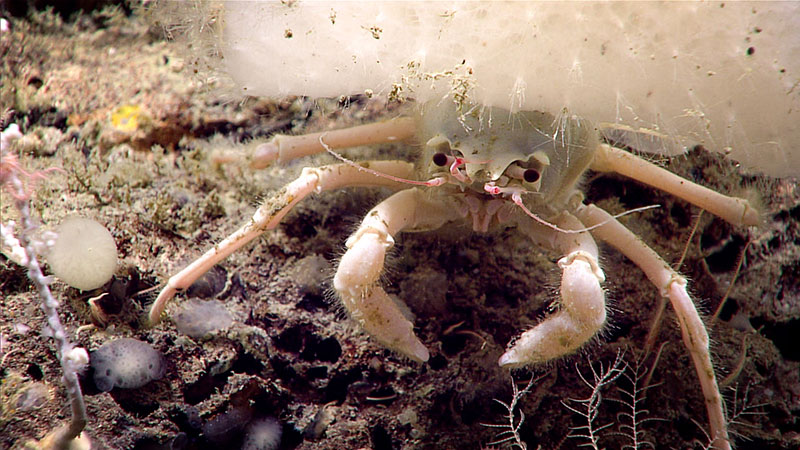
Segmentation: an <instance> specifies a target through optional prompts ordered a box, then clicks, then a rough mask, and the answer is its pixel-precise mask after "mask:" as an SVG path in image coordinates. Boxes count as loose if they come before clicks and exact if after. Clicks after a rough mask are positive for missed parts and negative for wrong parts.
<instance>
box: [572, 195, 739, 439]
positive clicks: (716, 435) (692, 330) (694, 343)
mask: <svg viewBox="0 0 800 450" xmlns="http://www.w3.org/2000/svg"><path fill="white" fill-rule="evenodd" d="M577 214H578V217H579V218H580V219H581V221H582V222H583V223H585V224H586V225H589V226H591V225H596V224H603V225H602V226H599V227H598V228H596V229H594V230H592V234H594V235H595V236H596V237H598V238H599V239H601V240H603V241H606V242H608V243H609V244H611V245H612V246H614V247H615V248H617V249H618V250H619V251H620V252H622V253H623V254H624V255H625V256H627V257H628V258H629V259H630V260H631V261H633V262H634V263H635V264H636V265H637V266H639V267H640V268H641V269H642V271H644V273H645V275H646V276H647V278H649V279H650V281H651V282H652V283H653V284H654V285H656V287H657V288H658V289H659V290H660V292H661V295H664V296H666V297H667V298H669V301H670V302H671V303H672V307H673V308H674V309H675V314H676V315H677V316H678V323H679V324H680V327H681V334H682V335H683V342H684V344H685V345H686V347H687V348H688V349H689V354H690V355H691V357H692V361H693V362H694V367H695V370H696V371H697V376H698V378H699V379H700V387H701V389H702V390H703V396H704V397H705V402H706V408H707V410H708V419H709V422H710V426H711V438H712V439H713V448H715V449H717V450H721V449H726V450H728V449H730V448H731V447H730V442H729V441H728V430H727V423H726V420H725V413H724V411H723V405H722V396H721V395H720V393H719V386H718V385H717V379H716V376H715V375H714V366H713V365H712V364H711V354H710V352H709V349H708V332H707V331H706V327H705V325H704V324H703V321H702V319H701V318H700V314H699V313H698V312H697V309H696V308H695V306H694V303H693V302H692V299H691V298H690V297H689V294H688V293H687V292H686V279H685V278H684V277H682V276H680V275H679V274H678V273H677V272H675V271H674V270H673V269H672V268H671V267H670V266H669V264H667V263H666V262H665V261H664V260H663V259H661V257H660V256H658V253H656V252H655V251H654V250H653V249H651V248H650V247H648V246H647V244H645V243H644V242H642V240H641V239H639V237H638V236H636V235H635V234H633V233H632V232H631V231H630V230H628V229H627V228H625V226H624V225H622V224H621V223H619V222H618V221H617V220H616V219H614V218H613V217H611V215H610V214H608V213H607V212H605V211H603V210H602V209H600V208H598V207H596V206H594V205H588V206H585V207H582V208H580V209H579V210H578V212H577Z"/></svg>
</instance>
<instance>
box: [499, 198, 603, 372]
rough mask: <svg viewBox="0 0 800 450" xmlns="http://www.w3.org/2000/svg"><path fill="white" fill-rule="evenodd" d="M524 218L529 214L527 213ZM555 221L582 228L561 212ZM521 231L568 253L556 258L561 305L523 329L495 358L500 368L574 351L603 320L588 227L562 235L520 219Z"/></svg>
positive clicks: (600, 274)
mask: <svg viewBox="0 0 800 450" xmlns="http://www.w3.org/2000/svg"><path fill="white" fill-rule="evenodd" d="M526 219H527V218H526ZM554 222H555V224H556V225H558V226H559V227H561V228H563V229H570V230H580V229H583V228H585V227H584V225H583V224H582V223H581V222H580V221H579V220H578V219H576V218H575V217H574V216H572V215H570V214H568V213H562V214H561V215H560V216H558V217H557V218H556V219H555V221H554ZM519 228H520V230H521V231H523V232H524V233H526V234H527V235H528V236H530V237H531V238H532V239H533V241H534V242H536V243H537V244H539V245H541V246H543V247H549V248H552V249H555V250H557V251H559V252H560V253H562V254H564V255H566V256H564V257H563V258H561V259H560V260H559V261H558V265H559V267H561V269H562V271H563V273H562V276H561V298H560V301H559V310H558V312H556V313H555V314H552V315H550V316H548V317H547V318H546V319H544V320H543V321H542V322H541V323H539V324H538V325H536V326H535V327H534V328H532V329H530V330H528V331H526V332H524V333H522V335H521V336H520V337H519V339H517V341H516V342H515V343H514V344H513V345H512V346H511V347H510V348H509V349H508V351H506V352H505V353H504V354H503V355H502V356H501V357H500V360H499V364H500V365H501V366H504V367H521V366H524V365H527V364H533V363H537V362H544V361H549V360H551V359H555V358H558V357H561V356H564V355H568V354H570V353H573V352H575V351H576V350H577V349H579V348H580V347H581V346H583V345H584V344H585V343H586V342H587V341H588V340H589V339H591V338H592V337H594V335H595V334H597V332H598V331H599V330H600V328H601V327H602V326H603V324H604V323H605V321H606V302H605V293H604V292H603V289H602V287H600V283H601V282H603V281H604V280H605V277H604V275H603V271H602V270H601V269H600V266H599V265H598V263H597V255H598V251H597V245H596V244H595V242H594V239H593V238H592V236H591V235H590V234H589V233H588V232H583V233H576V234H566V233H561V232H559V231H557V230H554V229H552V228H548V227H545V226H543V225H541V224H539V223H536V222H533V221H530V220H525V221H523V222H520V224H519Z"/></svg>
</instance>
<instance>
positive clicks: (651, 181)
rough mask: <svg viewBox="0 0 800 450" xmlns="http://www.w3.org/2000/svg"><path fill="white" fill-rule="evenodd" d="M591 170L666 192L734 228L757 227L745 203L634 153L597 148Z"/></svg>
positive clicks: (752, 211) (754, 213) (603, 146)
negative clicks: (617, 175)
mask: <svg viewBox="0 0 800 450" xmlns="http://www.w3.org/2000/svg"><path fill="white" fill-rule="evenodd" d="M591 168H592V170H597V171H599V172H616V173H619V174H621V175H625V176H626V177H630V178H633V179H634V180H637V181H640V182H642V183H645V184H648V185H650V186H653V187H656V188H658V189H661V190H662V191H665V192H669V193H670V194H672V195H674V196H676V197H679V198H682V199H683V200H686V201H687V202H689V203H692V204H694V205H697V206H699V207H701V208H703V209H705V210H706V211H708V212H710V213H712V214H714V215H715V216H717V217H721V218H723V219H725V220H726V221H728V222H730V223H732V224H734V225H758V223H759V214H758V211H756V210H755V209H754V208H753V207H752V206H751V205H750V203H749V202H748V201H747V200H745V199H742V198H736V197H729V196H727V195H723V194H720V193H719V192H717V191H714V190H711V189H708V188H706V187H703V186H700V185H699V184H696V183H692V182H691V181H689V180H687V179H685V178H681V177H679V176H677V175H675V174H674V173H672V172H670V171H668V170H666V169H663V168H661V167H658V166H656V165H655V164H652V163H649V162H647V161H645V160H643V159H642V158H640V157H638V156H636V155H634V154H633V153H630V152H626V151H625V150H622V149H619V148H616V147H612V146H610V145H608V144H600V145H599V146H598V149H597V151H596V152H595V156H594V161H593V162H592V165H591Z"/></svg>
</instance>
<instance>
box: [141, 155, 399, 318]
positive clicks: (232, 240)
mask: <svg viewBox="0 0 800 450" xmlns="http://www.w3.org/2000/svg"><path fill="white" fill-rule="evenodd" d="M362 164H363V165H365V166H366V165H368V166H369V167H370V168H371V169H373V170H374V171H377V172H380V173H385V174H389V175H392V176H395V177H399V178H409V177H411V176H412V175H413V165H412V164H409V163H407V162H403V161H368V162H363V163H362ZM352 186H388V187H392V188H395V189H402V188H404V187H406V185H404V184H403V183H400V182H397V181H393V180H390V179H387V178H385V177H380V176H376V175H374V174H373V173H369V172H366V171H364V170H362V169H361V168H360V167H359V166H353V165H350V164H332V165H329V166H323V167H318V168H306V169H303V172H302V174H301V175H300V176H299V177H298V178H297V179H296V180H294V181H292V182H291V183H289V184H288V185H286V186H285V187H284V188H283V189H281V190H280V191H278V192H277V193H276V194H275V195H274V196H272V197H271V198H270V199H269V200H267V201H266V202H264V203H263V204H262V205H261V206H260V207H259V208H258V209H257V210H256V212H255V214H253V218H252V219H251V220H250V221H249V222H248V223H247V224H245V225H244V226H242V227H241V228H239V229H238V230H237V231H235V232H234V233H233V234H231V235H230V236H228V237H227V238H225V239H224V240H223V241H222V242H220V243H218V244H216V245H215V246H214V247H212V248H211V249H209V250H208V251H207V252H206V253H205V254H203V255H202V256H201V257H200V258H198V259H196V260H195V261H194V262H192V263H191V264H189V266H187V267H186V268H185V269H183V270H181V271H180V272H178V273H177V274H176V275H174V276H172V277H171V278H170V279H169V281H168V282H167V285H166V286H165V287H164V289H163V290H162V291H161V293H160V294H159V295H158V297H157V298H156V301H155V302H154V303H153V306H152V307H151V308H150V314H149V321H150V324H156V323H158V321H159V320H160V319H161V313H162V312H163V311H164V308H165V307H166V304H167V302H168V301H169V300H170V299H171V298H172V297H173V296H174V295H175V293H177V292H178V291H180V290H183V289H186V288H188V287H189V286H191V284H192V283H194V282H195V280H197V279H198V278H200V277H201V276H203V274H205V273H206V272H208V270H209V269H211V267H213V266H214V265H215V264H217V263H219V262H220V261H222V260H223V259H225V258H227V257H228V255H230V254H231V253H233V252H235V251H236V250H237V249H239V248H241V247H242V246H243V245H245V244H246V243H248V242H250V241H251V240H253V239H254V238H256V237H257V236H259V235H260V234H261V233H263V232H264V231H266V230H270V229H272V228H275V227H276V226H277V225H278V223H279V222H280V221H281V219H283V217H284V216H285V215H286V214H287V213H288V212H289V211H290V210H291V209H292V208H293V207H294V205H296V204H297V203H298V202H299V201H300V200H302V199H304V198H306V197H307V196H308V195H310V194H312V193H319V192H322V191H328V190H332V189H337V188H341V187H352Z"/></svg>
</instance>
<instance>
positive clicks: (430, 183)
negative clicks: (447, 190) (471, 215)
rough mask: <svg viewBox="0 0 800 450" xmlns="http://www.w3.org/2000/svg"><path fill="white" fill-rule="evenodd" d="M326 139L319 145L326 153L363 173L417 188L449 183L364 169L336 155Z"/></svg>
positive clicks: (444, 180)
mask: <svg viewBox="0 0 800 450" xmlns="http://www.w3.org/2000/svg"><path fill="white" fill-rule="evenodd" d="M324 138H325V135H324V134H323V135H321V136H320V137H319V144H320V145H322V147H323V148H324V149H325V151H326V152H328V153H330V154H331V155H333V157H334V158H336V159H338V160H339V161H342V162H343V163H346V164H348V165H350V166H353V167H355V168H356V169H358V170H360V171H362V172H367V173H371V174H372V175H375V176H376V177H383V178H386V179H389V180H392V181H397V182H398V183H406V184H413V185H415V186H441V185H443V184H445V183H447V179H446V178H444V177H436V178H432V179H430V180H428V181H417V180H409V179H407V178H401V177H396V176H394V175H389V174H387V173H383V172H378V171H377V170H372V169H370V168H368V167H364V166H362V165H360V164H358V163H356V162H355V161H352V160H350V159H347V158H345V157H344V156H342V155H340V154H339V153H336V152H335V151H334V150H333V149H332V148H331V147H330V145H328V144H326V143H325V141H324V140H323V139H324Z"/></svg>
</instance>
